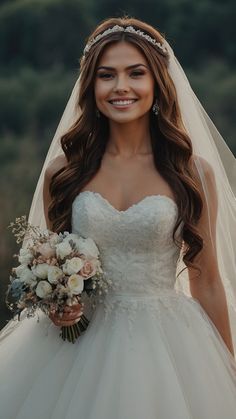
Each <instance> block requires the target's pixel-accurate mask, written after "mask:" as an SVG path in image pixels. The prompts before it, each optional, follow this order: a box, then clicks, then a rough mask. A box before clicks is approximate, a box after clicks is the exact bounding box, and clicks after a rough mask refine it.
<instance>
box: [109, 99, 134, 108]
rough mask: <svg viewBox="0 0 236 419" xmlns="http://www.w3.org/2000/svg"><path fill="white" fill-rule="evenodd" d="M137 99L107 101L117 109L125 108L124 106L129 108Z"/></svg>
mask: <svg viewBox="0 0 236 419" xmlns="http://www.w3.org/2000/svg"><path fill="white" fill-rule="evenodd" d="M137 100H138V99H128V98H127V99H126V98H122V99H112V100H109V103H110V104H111V105H113V106H117V107H126V106H130V105H132V104H133V103H135V102H136V101H137Z"/></svg>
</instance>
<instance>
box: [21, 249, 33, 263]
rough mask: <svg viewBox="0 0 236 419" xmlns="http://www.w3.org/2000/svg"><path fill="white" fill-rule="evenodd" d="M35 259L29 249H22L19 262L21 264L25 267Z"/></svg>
mask: <svg viewBox="0 0 236 419" xmlns="http://www.w3.org/2000/svg"><path fill="white" fill-rule="evenodd" d="M33 258H34V256H33V255H32V253H31V252H30V250H29V249H23V248H21V249H20V254H19V256H18V260H19V262H20V263H22V264H23V265H28V264H29V263H30V262H31V261H32V260H33Z"/></svg>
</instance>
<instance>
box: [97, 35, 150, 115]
mask: <svg viewBox="0 0 236 419" xmlns="http://www.w3.org/2000/svg"><path fill="white" fill-rule="evenodd" d="M154 85H155V82H154V78H153V76H152V73H151V70H150V67H149V65H148V63H147V61H146V58H145V57H144V55H142V53H141V52H140V51H139V49H137V48H136V47H135V46H134V45H132V44H130V43H128V42H119V43H114V44H112V45H109V46H108V47H107V48H105V50H104V53H103V54H102V56H101V58H100V61H99V62H98V66H97V71H96V76H95V86H94V92H95V100H96V105H97V108H98V109H99V111H100V112H101V113H102V114H104V115H105V116H106V117H107V118H108V119H109V120H111V121H114V122H117V123H126V122H132V121H134V120H136V119H138V118H142V117H143V116H144V115H145V116H148V113H149V111H150V108H151V107H152V104H153V101H154Z"/></svg>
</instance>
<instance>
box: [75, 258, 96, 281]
mask: <svg viewBox="0 0 236 419" xmlns="http://www.w3.org/2000/svg"><path fill="white" fill-rule="evenodd" d="M95 273H96V265H95V264H94V263H93V262H92V261H91V260H87V261H85V262H84V265H83V267H82V269H80V271H79V274H80V275H81V276H82V277H83V278H85V279H88V278H90V277H91V276H93V275H95Z"/></svg>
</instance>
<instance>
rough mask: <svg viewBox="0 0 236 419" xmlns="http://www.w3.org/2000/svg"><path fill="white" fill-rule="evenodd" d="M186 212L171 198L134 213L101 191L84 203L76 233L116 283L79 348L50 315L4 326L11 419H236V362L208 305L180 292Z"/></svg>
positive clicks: (1, 370)
mask: <svg viewBox="0 0 236 419" xmlns="http://www.w3.org/2000/svg"><path fill="white" fill-rule="evenodd" d="M177 210H178V208H177V205H176V203H175V202H174V201H173V200H172V199H171V198H169V197H167V196H165V195H150V196H146V197H145V198H144V199H142V200H141V201H139V202H138V203H136V204H134V205H132V206H131V207H129V208H128V209H127V210H124V211H119V210H117V209H115V208H114V207H113V206H112V205H111V204H110V203H109V202H108V201H107V200H106V199H105V198H104V197H102V195H100V194H99V193H97V192H92V191H83V192H82V193H80V194H79V195H78V196H77V197H76V198H75V200H74V202H73V206H72V232H74V233H78V234H80V235H83V236H84V237H92V238H93V239H94V240H95V242H96V244H97V246H98V247H99V250H100V253H101V261H102V264H103V269H104V272H105V274H106V275H107V276H108V277H109V278H110V279H111V280H112V283H113V287H112V288H111V289H110V291H109V294H107V295H106V294H105V295H102V296H100V297H99V301H98V302H97V305H96V307H95V308H94V309H93V312H92V314H91V319H90V323H89V326H88V328H87V330H86V332H85V333H84V334H83V335H82V336H80V337H79V339H78V340H77V341H76V343H75V344H71V343H69V342H64V341H62V339H61V338H60V337H59V328H58V327H56V326H55V325H54V324H53V323H52V322H51V321H50V320H49V319H48V318H47V317H46V316H45V315H44V314H42V313H41V314H40V321H39V322H38V323H37V320H36V318H32V319H27V318H26V319H24V320H22V321H21V322H19V323H16V325H14V327H10V325H9V326H6V327H5V328H4V329H3V331H2V333H1V335H0V377H1V378H0V409H1V410H0V417H1V419H32V418H34V419H144V418H145V419H222V418H225V419H234V418H235V417H236V362H235V359H234V358H233V356H232V354H231V353H230V351H229V350H228V348H227V346H226V345H225V343H224V341H223V339H222V338H221V336H220V334H219V332H218V330H217V329H216V327H215V326H214V324H213V323H212V321H211V320H210V318H209V317H208V315H207V314H206V312H205V311H204V310H203V308H202V307H201V305H200V303H199V302H198V301H197V300H196V299H194V298H192V297H189V296H186V295H185V294H184V293H182V292H177V291H176V289H175V280H176V263H177V260H178V257H179V248H178V247H177V246H176V245H175V243H174V242H173V240H172V231H173V227H174V224H175V220H176V217H177ZM179 228H181V226H179ZM178 234H180V229H179V231H178Z"/></svg>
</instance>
